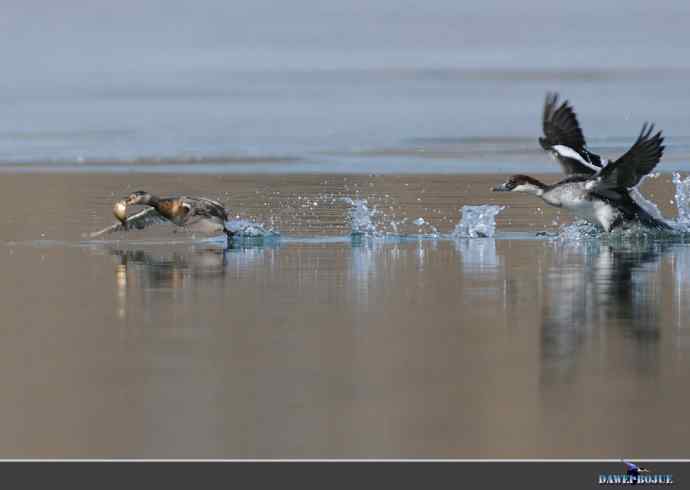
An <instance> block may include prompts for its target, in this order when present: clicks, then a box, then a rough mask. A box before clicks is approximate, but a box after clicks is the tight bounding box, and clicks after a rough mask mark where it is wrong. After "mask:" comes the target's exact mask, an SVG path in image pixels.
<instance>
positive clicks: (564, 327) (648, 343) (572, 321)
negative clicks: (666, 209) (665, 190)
mask: <svg viewBox="0 0 690 490" xmlns="http://www.w3.org/2000/svg"><path fill="white" fill-rule="evenodd" d="M673 252H675V253H679V254H682V255H683V254H684V255H687V253H688V251H687V248H686V247H685V246H683V247H677V246H674V244H673V243H670V242H650V241H647V242H627V243H616V244H612V243H602V242H599V241H592V242H584V243H583V242H576V243H558V242H557V243H556V244H555V245H554V249H553V253H554V256H553V258H552V262H551V266H550V267H549V268H548V269H547V271H546V272H545V274H544V287H543V296H544V305H543V311H542V328H541V349H542V361H543V362H542V367H543V369H544V371H543V375H544V377H543V380H544V381H554V380H558V381H565V380H569V379H572V377H573V376H574V374H575V371H576V370H577V367H578V361H579V359H580V357H582V356H579V353H580V351H581V350H584V349H583V347H584V346H585V345H586V346H587V352H592V351H595V352H597V351H603V354H605V355H606V356H608V355H611V352H608V351H605V349H606V340H607V339H608V338H611V336H620V335H622V336H623V338H624V340H626V341H627V342H625V345H628V344H630V347H631V349H630V350H628V349H624V350H625V352H624V353H622V354H621V356H620V357H621V359H622V362H624V363H625V365H626V367H628V368H634V369H638V370H639V371H640V372H642V373H645V374H647V375H649V374H653V373H655V372H656V371H657V370H658V362H659V355H658V349H659V341H660V337H661V331H662V329H661V321H662V320H661V318H662V309H663V303H664V294H668V293H667V292H664V291H663V289H662V285H661V280H662V274H661V273H660V269H661V264H662V259H663V258H664V257H666V256H668V255H669V254H671V253H673Z"/></svg>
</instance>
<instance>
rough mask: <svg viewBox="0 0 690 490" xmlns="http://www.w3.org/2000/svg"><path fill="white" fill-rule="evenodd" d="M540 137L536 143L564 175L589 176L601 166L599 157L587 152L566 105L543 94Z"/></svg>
mask: <svg viewBox="0 0 690 490" xmlns="http://www.w3.org/2000/svg"><path fill="white" fill-rule="evenodd" d="M542 126H543V130H544V137H542V138H539V144H540V145H541V147H542V148H544V150H546V151H549V152H551V154H552V155H553V156H554V157H555V158H556V159H557V160H558V162H559V163H560V164H561V167H562V168H563V171H564V172H565V173H566V174H584V175H591V174H594V173H596V172H597V171H598V170H599V168H600V167H601V157H599V155H596V154H594V153H592V152H590V151H589V150H588V149H587V144H586V143H585V137H584V135H583V133H582V129H581V128H580V124H579V123H578V121H577V115H576V114H575V111H574V110H573V108H572V106H571V105H570V103H569V102H568V101H567V100H565V101H563V102H562V103H561V104H559V103H558V94H557V93H547V94H546V100H545V101H544V114H543V116H542Z"/></svg>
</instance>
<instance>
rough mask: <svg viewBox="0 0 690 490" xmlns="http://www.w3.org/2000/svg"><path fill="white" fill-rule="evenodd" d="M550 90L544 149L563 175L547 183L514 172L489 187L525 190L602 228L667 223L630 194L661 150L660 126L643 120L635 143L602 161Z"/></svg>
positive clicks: (656, 226)
mask: <svg viewBox="0 0 690 490" xmlns="http://www.w3.org/2000/svg"><path fill="white" fill-rule="evenodd" d="M557 98H558V97H557V95H549V96H547V99H546V104H545V107H544V138H540V140H539V141H540V143H541V145H542V147H543V148H545V149H546V150H548V151H551V152H552V154H553V155H554V156H555V158H556V159H557V160H558V162H559V163H560V164H561V166H562V167H563V170H564V171H565V173H566V174H568V176H567V177H566V178H565V179H563V180H561V181H560V182H557V183H555V184H552V185H549V184H544V183H542V182H540V181H539V180H537V179H535V178H532V177H529V176H526V175H513V176H512V177H510V178H509V179H508V180H507V181H506V182H505V183H504V184H502V185H500V186H498V187H496V188H494V191H510V192H527V193H530V194H533V195H535V196H538V197H540V198H541V199H542V200H543V201H544V202H546V203H547V204H550V205H552V206H556V207H561V208H563V209H566V210H568V211H570V212H571V213H573V214H574V215H576V216H578V217H580V218H584V219H586V220H588V221H590V222H593V223H597V224H599V225H601V226H602V227H603V228H604V230H606V231H612V230H613V229H615V228H618V227H621V226H624V225H628V224H632V223H637V224H641V225H643V226H646V227H649V228H653V229H657V230H670V229H671V227H670V226H669V225H668V224H667V223H666V222H665V221H664V220H663V219H661V218H660V217H659V216H653V213H651V212H650V211H648V210H647V209H645V208H644V207H643V206H642V205H640V203H638V202H637V201H636V200H635V199H634V198H633V195H631V194H632V193H633V192H634V191H636V189H635V187H636V186H637V185H638V184H639V183H640V181H641V180H642V178H643V177H645V176H646V175H647V174H649V173H650V172H652V170H654V168H655V167H656V165H657V164H658V163H659V160H660V159H661V156H662V155H663V152H664V146H663V145H662V143H663V141H664V138H663V137H662V136H661V131H658V132H657V133H654V134H653V132H654V125H653V124H651V125H648V124H646V123H645V124H644V125H643V126H642V131H641V132H640V135H639V136H638V138H637V140H636V141H635V143H634V144H633V145H632V147H630V149H629V150H628V151H627V152H626V153H625V154H624V155H623V156H621V157H620V158H618V159H617V160H615V161H612V162H608V163H607V164H606V165H605V166H602V160H601V158H600V157H599V156H598V155H595V154H593V153H592V152H590V151H589V150H587V147H586V145H585V140H584V137H583V136H582V131H581V129H580V127H579V125H578V124H577V119H576V117H575V113H574V111H573V110H572V108H571V107H570V106H569V105H568V103H567V101H566V102H564V103H563V104H561V105H560V106H558V105H557Z"/></svg>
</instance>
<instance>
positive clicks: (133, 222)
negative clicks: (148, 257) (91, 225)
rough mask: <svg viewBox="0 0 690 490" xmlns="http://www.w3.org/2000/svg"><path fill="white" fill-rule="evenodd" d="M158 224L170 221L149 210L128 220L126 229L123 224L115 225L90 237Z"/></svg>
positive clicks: (152, 209) (151, 209)
mask: <svg viewBox="0 0 690 490" xmlns="http://www.w3.org/2000/svg"><path fill="white" fill-rule="evenodd" d="M158 223H169V221H168V220H167V219H166V218H164V217H163V216H161V215H160V214H159V213H158V211H156V210H155V209H154V208H147V209H144V210H143V211H140V212H138V213H136V214H133V215H132V216H130V217H129V218H127V227H126V228H125V226H124V225H123V224H122V223H115V224H113V225H110V226H108V227H107V228H103V229H102V230H99V231H95V232H93V233H91V234H90V235H89V237H90V238H96V237H99V236H102V235H106V234H109V233H113V232H116V231H125V230H131V229H137V230H141V229H143V228H146V227H147V226H151V225H154V224H158Z"/></svg>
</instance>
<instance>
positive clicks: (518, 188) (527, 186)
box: [493, 175, 545, 194]
mask: <svg viewBox="0 0 690 490" xmlns="http://www.w3.org/2000/svg"><path fill="white" fill-rule="evenodd" d="M544 187H545V186H544V184H542V183H541V182H539V181H538V180H537V179H534V178H532V177H530V176H528V175H513V176H511V177H509V178H508V180H506V181H505V182H504V183H503V184H501V185H499V186H498V187H494V189H493V190H494V192H529V193H531V194H540V193H542V192H543V191H544Z"/></svg>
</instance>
